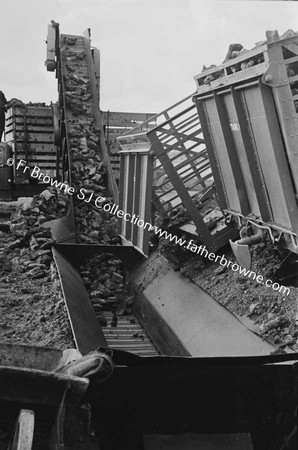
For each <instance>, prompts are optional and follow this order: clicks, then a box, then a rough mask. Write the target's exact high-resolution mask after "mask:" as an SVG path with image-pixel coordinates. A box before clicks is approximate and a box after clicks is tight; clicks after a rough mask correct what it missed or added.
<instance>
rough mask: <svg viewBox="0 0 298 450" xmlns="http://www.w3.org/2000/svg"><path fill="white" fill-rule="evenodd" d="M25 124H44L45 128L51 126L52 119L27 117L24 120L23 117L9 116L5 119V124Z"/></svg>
mask: <svg viewBox="0 0 298 450" xmlns="http://www.w3.org/2000/svg"><path fill="white" fill-rule="evenodd" d="M25 122H26V124H29V125H40V124H44V125H45V126H53V118H52V117H35V116H32V117H31V116H29V117H28V116H27V117H26V119H25V118H24V116H11V117H7V118H6V124H7V125H11V124H16V125H18V124H20V125H23V124H24V123H25Z"/></svg>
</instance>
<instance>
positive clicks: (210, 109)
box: [118, 31, 298, 268]
mask: <svg viewBox="0 0 298 450" xmlns="http://www.w3.org/2000/svg"><path fill="white" fill-rule="evenodd" d="M241 47H242V46H241ZM297 58H298V36H297V34H296V33H294V32H291V31H289V32H287V33H285V35H284V36H283V37H282V38H279V36H278V34H277V33H273V34H270V33H269V34H268V40H267V41H265V42H263V43H260V45H258V46H257V47H256V48H254V49H252V50H250V51H242V52H238V56H237V57H236V58H234V59H230V60H227V61H225V62H224V63H223V64H221V65H220V66H212V68H209V69H207V70H204V71H203V72H202V73H201V74H199V75H197V76H195V81H196V87H197V90H196V92H195V94H193V95H191V96H189V97H187V98H186V99H184V100H183V101H181V102H180V103H178V104H177V105H174V106H173V107H171V108H170V109H169V110H167V111H165V112H164V113H161V115H160V116H157V118H158V119H162V120H161V121H159V123H158V124H157V126H156V127H155V128H154V129H153V130H150V131H149V132H142V133H140V130H139V128H138V127H136V128H135V129H134V130H132V132H128V133H126V134H125V135H124V136H122V137H120V138H118V140H119V142H120V145H121V146H122V149H123V154H124V153H125V155H127V157H130V158H133V154H135V152H137V151H140V142H141V141H142V143H143V144H144V145H143V146H142V148H143V149H144V151H146V152H147V153H148V154H150V155H152V156H153V157H154V159H157V160H158V161H159V163H160V165H162V167H163V169H164V171H165V172H166V174H167V180H166V181H165V183H167V186H168V189H167V190H166V192H163V193H162V194H161V193H158V192H156V189H155V188H153V193H152V201H153V203H154V204H155V205H156V208H157V210H158V211H159V213H160V214H163V215H164V216H167V215H168V214H169V212H170V211H171V210H173V209H174V208H177V206H179V205H181V204H182V205H183V206H184V207H185V208H186V209H187V211H188V213H189V215H190V220H191V223H190V225H186V226H184V227H182V228H183V229H184V231H192V234H195V235H199V236H200V237H201V239H202V241H203V242H204V244H205V245H206V247H207V248H208V249H210V250H209V251H214V250H217V249H219V248H220V247H223V246H224V245H226V244H227V243H228V242H230V244H231V246H232V249H233V251H234V254H235V256H236V258H237V259H238V261H239V262H240V264H241V265H242V266H243V267H247V268H249V267H250V265H251V255H250V246H251V245H253V244H254V243H258V242H262V241H264V242H265V241H266V240H268V242H271V243H274V244H276V245H279V246H281V247H283V248H286V249H289V250H290V251H291V252H294V253H296V254H297V252H298V245H297V244H298V241H297V231H298V230H297V224H298V207H297V184H298V183H297V179H298V171H297V167H298V164H297V157H298V156H297V146H298V141H297V139H298V122H297V112H296V110H297V92H298V89H297V86H298V81H297V78H298V69H297V67H298V62H297V61H298V60H297ZM191 99H193V102H194V103H192V102H191ZM177 106H180V111H178V112H177ZM175 108H176V109H175ZM195 108H196V109H197V115H196V114H195V112H194V109H195ZM173 111H174V113H173ZM169 113H172V114H171V115H172V117H170V115H169ZM175 113H176V114H175ZM173 149H175V150H176V151H177V150H178V151H177V155H178V156H179V155H180V156H181V155H186V157H187V158H188V160H187V159H185V161H184V162H182V163H180V162H178V161H179V159H178V156H177V155H175V156H171V151H172V150H173ZM199 161H202V162H201V163H199ZM203 161H204V162H203ZM149 170H152V169H149ZM198 177H199V179H198ZM208 179H210V180H212V183H214V184H213V193H212V194H213V197H214V199H215V200H216V202H217V205H218V206H217V208H215V209H214V211H213V212H212V214H213V215H214V214H216V218H218V225H217V226H216V228H215V229H214V230H212V231H209V230H208V229H207V226H206V221H207V220H206V217H205V216H204V215H202V214H200V212H199V211H198V209H197V208H196V205H195V203H194V199H195V198H197V197H198V195H197V194H198V193H197V192H196V191H194V190H192V188H189V189H188V188H187V185H186V182H188V183H190V182H192V183H194V182H195V181H196V182H197V183H199V184H200V183H201V186H202V188H203V186H204V185H203V182H204V180H207V181H208ZM197 180H198V181H197ZM209 185H210V184H209ZM187 191H188V192H187ZM201 191H202V189H201ZM203 193H204V192H203ZM148 195H149V196H150V195H151V194H150V193H149V194H148ZM176 199H177V200H176ZM201 199H202V197H201ZM173 200H174V202H173ZM237 230H239V233H240V239H239V236H237ZM124 234H126V236H125V237H126V238H128V240H130V236H128V235H127V233H126V232H125V230H124ZM144 248H145V247H144ZM146 251H147V247H146V248H145V252H146Z"/></svg>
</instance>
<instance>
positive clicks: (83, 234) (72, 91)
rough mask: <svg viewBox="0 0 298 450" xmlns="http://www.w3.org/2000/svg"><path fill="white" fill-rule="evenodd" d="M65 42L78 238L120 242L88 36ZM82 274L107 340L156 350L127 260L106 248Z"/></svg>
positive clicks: (63, 65) (131, 348) (65, 83)
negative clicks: (125, 325)
mask: <svg viewBox="0 0 298 450" xmlns="http://www.w3.org/2000/svg"><path fill="white" fill-rule="evenodd" d="M61 42H62V44H61V55H62V56H61V72H62V78H63V82H62V83H63V86H64V89H65V94H64V99H65V103H64V108H65V118H66V129H67V136H68V147H69V156H70V161H69V166H70V172H71V176H70V184H71V186H72V187H73V188H74V190H75V192H76V193H77V194H78V195H76V196H73V203H74V221H75V229H76V241H77V243H84V244H106V245H115V244H120V243H121V241H120V238H119V236H118V234H117V219H116V218H115V216H113V215H111V214H109V212H107V211H105V210H104V209H103V207H104V205H105V204H106V203H113V199H112V198H111V197H110V196H109V194H108V191H107V171H106V167H105V164H104V162H103V160H102V158H101V154H100V130H98V129H97V128H96V127H95V126H94V110H93V101H92V94H91V83H90V79H89V73H88V62H87V57H86V49H85V45H84V38H83V37H80V36H76V37H70V36H64V37H62V41H61ZM96 199H99V200H96ZM80 274H81V277H82V280H83V282H84V285H85V287H86V290H87V292H88V294H89V297H90V300H91V304H92V306H93V308H94V311H95V313H96V316H97V318H98V320H99V323H100V324H101V325H102V326H103V331H104V334H105V336H106V339H107V342H108V344H109V345H111V347H114V348H121V349H125V346H126V349H127V350H128V351H132V352H135V353H137V354H143V355H152V354H157V351H156V349H155V347H154V346H153V344H152V343H151V341H150V339H149V337H148V336H147V335H146V332H145V330H144V329H143V328H142V325H141V324H139V322H138V321H137V319H136V318H135V317H134V315H133V313H132V310H131V306H132V303H133V301H134V296H133V295H131V293H130V292H129V290H130V288H129V285H128V283H127V281H126V271H125V269H124V267H123V263H122V261H121V260H120V259H118V258H116V257H115V256H114V255H113V254H101V255H98V256H95V257H94V258H91V259H90V260H87V261H85V262H84V263H83V264H82V265H81V267H80ZM131 320H132V321H134V322H135V323H136V325H135V327H137V331H136V330H135V329H134V327H133V328H132V329H131V330H127V329H126V332H125V339H123V334H121V333H120V330H118V327H120V325H119V324H120V323H122V322H123V321H124V322H127V321H128V322H129V321H131ZM109 327H110V328H109ZM111 334H112V335H113V338H112V340H111ZM120 341H121V343H120Z"/></svg>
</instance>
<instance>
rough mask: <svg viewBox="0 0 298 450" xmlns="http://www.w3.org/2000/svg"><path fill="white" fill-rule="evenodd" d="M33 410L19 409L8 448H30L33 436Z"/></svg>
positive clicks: (29, 449)
mask: <svg viewBox="0 0 298 450" xmlns="http://www.w3.org/2000/svg"><path fill="white" fill-rule="evenodd" d="M34 421H35V418H34V411H32V410H30V409H21V411H20V413H19V416H18V420H17V422H16V424H15V427H14V431H13V435H12V437H11V440H10V443H9V446H8V450H31V448H32V444H33V436H34Z"/></svg>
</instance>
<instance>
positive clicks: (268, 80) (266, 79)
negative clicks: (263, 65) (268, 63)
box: [265, 74, 273, 83]
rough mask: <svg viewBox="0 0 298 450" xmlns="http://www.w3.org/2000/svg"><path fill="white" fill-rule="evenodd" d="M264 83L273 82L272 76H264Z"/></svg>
mask: <svg viewBox="0 0 298 450" xmlns="http://www.w3.org/2000/svg"><path fill="white" fill-rule="evenodd" d="M265 81H266V83H271V81H273V77H272V75H269V74H268V75H266V76H265Z"/></svg>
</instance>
